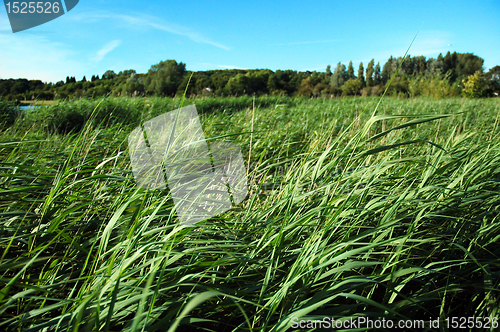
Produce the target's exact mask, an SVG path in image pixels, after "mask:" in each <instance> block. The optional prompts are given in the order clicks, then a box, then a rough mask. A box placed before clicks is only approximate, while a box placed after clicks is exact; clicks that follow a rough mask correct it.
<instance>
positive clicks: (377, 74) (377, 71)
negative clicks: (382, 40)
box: [373, 62, 382, 85]
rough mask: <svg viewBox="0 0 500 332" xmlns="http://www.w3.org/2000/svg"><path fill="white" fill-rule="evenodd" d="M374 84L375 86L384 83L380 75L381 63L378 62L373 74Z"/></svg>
mask: <svg viewBox="0 0 500 332" xmlns="http://www.w3.org/2000/svg"><path fill="white" fill-rule="evenodd" d="M373 82H374V83H375V85H378V84H380V83H382V77H381V75H380V62H377V65H376V66H375V70H374V72H373Z"/></svg>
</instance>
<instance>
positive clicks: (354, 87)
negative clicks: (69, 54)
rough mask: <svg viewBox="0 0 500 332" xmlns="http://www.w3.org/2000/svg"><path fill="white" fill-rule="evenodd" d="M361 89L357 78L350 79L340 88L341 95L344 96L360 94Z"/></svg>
mask: <svg viewBox="0 0 500 332" xmlns="http://www.w3.org/2000/svg"><path fill="white" fill-rule="evenodd" d="M362 88H363V86H362V83H361V81H360V80H359V77H358V78H357V79H354V80H353V79H350V80H347V82H345V84H344V85H343V86H342V95H344V96H356V95H360V94H361V89H362Z"/></svg>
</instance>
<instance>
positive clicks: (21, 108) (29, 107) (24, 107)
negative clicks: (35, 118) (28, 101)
mask: <svg viewBox="0 0 500 332" xmlns="http://www.w3.org/2000/svg"><path fill="white" fill-rule="evenodd" d="M40 107H42V106H19V109H20V110H21V111H27V110H36V109H37V108H40Z"/></svg>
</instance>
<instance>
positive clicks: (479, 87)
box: [462, 71, 488, 98]
mask: <svg viewBox="0 0 500 332" xmlns="http://www.w3.org/2000/svg"><path fill="white" fill-rule="evenodd" d="M462 83H463V85H464V88H463V89H462V95H463V96H464V97H467V98H482V97H486V96H487V95H488V83H487V81H486V79H485V77H484V75H482V74H481V73H480V72H479V71H477V72H476V73H475V74H474V75H470V76H469V77H467V79H463V80H462Z"/></svg>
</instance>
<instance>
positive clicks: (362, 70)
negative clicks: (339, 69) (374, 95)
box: [358, 62, 366, 87]
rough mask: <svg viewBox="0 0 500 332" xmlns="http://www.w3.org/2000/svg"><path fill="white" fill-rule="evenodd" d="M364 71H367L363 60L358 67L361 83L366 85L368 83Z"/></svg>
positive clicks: (362, 85)
mask: <svg viewBox="0 0 500 332" xmlns="http://www.w3.org/2000/svg"><path fill="white" fill-rule="evenodd" d="M364 72H365V69H364V67H363V62H361V63H360V64H359V68H358V80H359V83H360V84H361V87H364V86H365V85H366V81H365V75H364Z"/></svg>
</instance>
